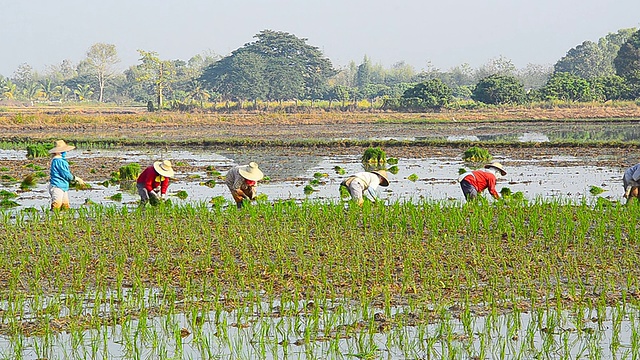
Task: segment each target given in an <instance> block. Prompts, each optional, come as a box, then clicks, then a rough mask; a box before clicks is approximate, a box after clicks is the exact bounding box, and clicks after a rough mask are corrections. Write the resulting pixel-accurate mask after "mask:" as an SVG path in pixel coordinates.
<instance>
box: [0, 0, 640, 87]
mask: <svg viewBox="0 0 640 360" xmlns="http://www.w3.org/2000/svg"><path fill="white" fill-rule="evenodd" d="M629 27H636V28H637V27H640V0H609V1H603V0H484V1H483V0H437V1H434V0H386V1H382V0H317V1H311V0H272V1H267V0H217V1H216V0H180V1H168V0H100V1H96V0H53V1H52V0H3V1H2V6H1V7H0V49H1V50H0V74H2V75H4V76H8V77H10V76H12V74H13V72H14V71H15V70H16V68H17V67H18V66H19V65H20V64H22V63H27V64H29V65H31V66H32V67H33V68H34V69H35V70H37V71H39V72H44V71H45V70H46V66H47V65H58V64H60V63H61V62H62V60H64V59H69V60H71V61H72V62H73V63H74V64H77V63H78V62H79V61H80V60H82V59H83V58H85V56H86V51H87V50H88V49H89V47H90V46H91V45H93V44H95V43H98V42H102V43H108V44H115V45H116V49H117V51H118V54H119V57H120V59H121V63H120V64H119V67H120V68H122V69H125V68H127V67H129V66H131V65H135V64H137V63H138V57H139V55H138V52H137V51H136V50H137V49H142V50H146V51H155V52H157V53H158V54H159V55H160V57H161V58H162V59H166V60H173V59H182V60H188V59H189V58H190V57H192V56H194V55H196V54H199V53H203V52H211V51H212V52H215V53H217V54H220V55H227V54H229V53H230V52H231V51H233V50H235V49H237V48H239V47H242V46H243V45H244V44H246V43H249V42H252V41H254V40H255V39H254V38H253V36H254V35H255V34H257V33H258V32H260V31H261V30H264V29H270V30H276V31H286V32H289V33H291V34H294V35H296V36H298V37H300V38H306V39H308V41H307V43H308V44H309V45H312V46H316V47H318V48H320V49H321V50H322V51H323V53H324V55H325V56H326V57H328V58H329V59H330V60H331V61H332V63H333V64H334V66H335V67H336V68H340V67H343V66H345V65H347V64H348V63H349V62H350V61H352V60H353V61H355V62H356V63H358V64H359V63H360V62H361V61H362V59H363V57H364V56H365V55H366V56H368V57H369V58H370V59H371V61H372V62H373V63H379V64H382V65H384V66H385V67H389V66H391V65H392V64H394V63H396V62H398V61H405V62H406V63H408V64H411V65H413V66H414V67H415V69H416V70H418V71H419V70H421V69H425V68H427V63H428V62H429V61H430V62H431V63H432V64H433V65H434V66H435V67H437V68H439V69H441V70H447V69H449V68H451V67H453V66H456V65H460V64H463V63H469V64H470V65H471V66H472V67H478V66H480V65H482V64H485V63H486V62H487V61H489V60H490V59H493V58H497V57H499V56H504V57H506V58H508V59H511V60H512V61H513V63H514V64H515V65H516V66H517V67H519V68H520V67H524V66H526V65H527V64H529V63H533V64H553V63H555V62H556V61H557V60H558V59H560V58H561V57H562V56H564V55H565V54H566V52H567V50H569V49H570V48H572V47H575V46H576V45H578V44H580V43H582V42H583V41H585V40H592V41H597V40H598V39H599V38H600V37H602V36H605V35H606V34H608V33H610V32H616V31H617V30H619V29H622V28H629Z"/></svg>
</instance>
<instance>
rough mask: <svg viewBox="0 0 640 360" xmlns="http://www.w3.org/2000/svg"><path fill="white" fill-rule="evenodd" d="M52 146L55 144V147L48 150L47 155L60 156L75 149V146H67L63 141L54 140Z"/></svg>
mask: <svg viewBox="0 0 640 360" xmlns="http://www.w3.org/2000/svg"><path fill="white" fill-rule="evenodd" d="M54 144H55V147H54V148H53V149H51V150H49V154H60V153H63V152H67V151H71V150H73V149H75V148H76V147H75V146H72V145H67V143H66V142H64V140H56V142H55V143H54Z"/></svg>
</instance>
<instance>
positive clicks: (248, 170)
mask: <svg viewBox="0 0 640 360" xmlns="http://www.w3.org/2000/svg"><path fill="white" fill-rule="evenodd" d="M238 172H239V173H240V175H242V177H243V178H245V179H247V180H253V181H258V180H261V179H262V178H263V177H264V174H263V173H262V171H261V170H260V169H258V164H256V163H255V162H253V161H252V162H250V163H249V165H243V166H240V167H239V168H238Z"/></svg>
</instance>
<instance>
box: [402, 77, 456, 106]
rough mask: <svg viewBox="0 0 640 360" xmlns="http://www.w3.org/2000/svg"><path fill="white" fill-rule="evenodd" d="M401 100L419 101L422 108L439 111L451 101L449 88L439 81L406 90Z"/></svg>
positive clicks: (428, 82) (434, 80) (429, 81)
mask: <svg viewBox="0 0 640 360" xmlns="http://www.w3.org/2000/svg"><path fill="white" fill-rule="evenodd" d="M402 98H403V99H419V100H420V105H421V106H422V107H425V108H428V109H434V110H440V108H442V107H443V106H445V105H447V104H448V103H449V102H450V101H451V99H452V96H451V88H449V87H448V86H447V85H446V84H445V83H443V82H442V80H440V79H431V80H427V81H425V82H422V83H419V84H417V85H415V86H413V87H411V88H409V89H407V90H406V91H405V92H404V94H403V95H402Z"/></svg>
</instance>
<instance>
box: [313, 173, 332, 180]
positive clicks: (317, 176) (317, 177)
mask: <svg viewBox="0 0 640 360" xmlns="http://www.w3.org/2000/svg"><path fill="white" fill-rule="evenodd" d="M313 177H314V178H316V179H322V178H325V177H329V174H327V173H321V172H316V173H314V174H313Z"/></svg>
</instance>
